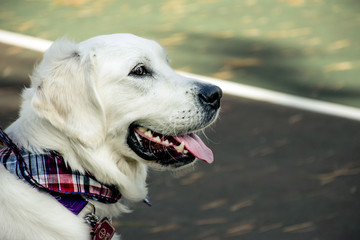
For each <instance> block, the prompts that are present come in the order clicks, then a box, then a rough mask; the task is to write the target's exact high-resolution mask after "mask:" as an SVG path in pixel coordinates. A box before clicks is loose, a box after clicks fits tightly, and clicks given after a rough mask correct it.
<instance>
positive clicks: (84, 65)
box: [31, 38, 105, 146]
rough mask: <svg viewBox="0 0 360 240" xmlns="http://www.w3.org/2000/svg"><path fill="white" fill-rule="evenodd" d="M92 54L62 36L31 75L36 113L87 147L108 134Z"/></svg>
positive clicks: (97, 142)
mask: <svg viewBox="0 0 360 240" xmlns="http://www.w3.org/2000/svg"><path fill="white" fill-rule="evenodd" d="M93 57H95V56H93V54H88V55H87V56H83V55H82V54H81V53H80V51H79V49H78V45H77V44H76V43H74V42H71V41H69V40H67V39H65V38H63V39H60V40H57V41H56V42H55V43H53V45H52V46H51V47H50V49H49V50H48V51H47V52H46V53H45V55H44V58H43V60H42V62H41V63H40V65H39V66H38V67H37V68H36V69H35V71H34V74H33V76H32V77H31V79H32V87H33V88H34V89H35V94H34V96H33V99H32V105H33V107H34V109H35V111H36V112H37V114H38V115H40V116H41V117H43V118H45V119H47V120H48V121H49V122H50V123H51V124H52V125H53V126H55V127H56V128H58V129H59V130H61V131H63V132H64V133H65V134H66V135H68V136H69V137H71V138H76V139H78V140H79V141H81V142H82V143H83V144H85V145H87V146H96V145H97V144H99V143H100V142H101V141H102V140H103V139H104V137H105V117H104V111H103V108H102V105H101V102H100V99H99V97H98V94H97V91H96V86H95V82H94V79H93V78H94V68H93Z"/></svg>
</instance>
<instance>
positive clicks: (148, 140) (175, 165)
mask: <svg viewBox="0 0 360 240" xmlns="http://www.w3.org/2000/svg"><path fill="white" fill-rule="evenodd" d="M199 142H200V143H199ZM127 144H128V146H129V147H130V149H131V150H132V151H133V152H134V153H135V154H136V155H137V156H139V157H140V158H141V159H143V160H144V161H145V162H146V163H147V164H148V165H149V166H150V167H155V168H158V169H179V168H183V167H185V166H190V165H191V164H192V163H194V162H195V161H196V160H197V158H199V156H200V158H203V159H202V160H204V161H206V162H208V163H211V162H212V153H208V154H206V153H204V154H203V155H202V153H201V151H202V150H201V149H200V148H201V147H202V148H205V150H204V151H205V152H206V151H210V152H211V150H210V149H206V146H205V145H204V144H203V143H202V142H201V140H200V138H198V137H197V136H196V135H195V134H187V135H178V136H169V135H164V134H161V133H158V132H155V131H153V130H150V129H147V128H145V127H142V126H140V125H135V124H132V125H131V126H130V127H129V131H128V135H127ZM191 145H196V147H198V148H199V149H194V147H191ZM198 145H199V146H198ZM188 148H189V149H188ZM199 152H200V153H199ZM210 155H211V156H210ZM203 156H204V157H203ZM205 156H209V157H205Z"/></svg>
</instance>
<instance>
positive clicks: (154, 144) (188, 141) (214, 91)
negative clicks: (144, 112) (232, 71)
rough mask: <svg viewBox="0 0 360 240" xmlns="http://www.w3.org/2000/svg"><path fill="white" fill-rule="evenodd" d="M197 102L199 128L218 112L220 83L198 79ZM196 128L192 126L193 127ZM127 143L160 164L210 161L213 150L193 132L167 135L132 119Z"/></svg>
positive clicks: (211, 160) (179, 164)
mask: <svg viewBox="0 0 360 240" xmlns="http://www.w3.org/2000/svg"><path fill="white" fill-rule="evenodd" d="M195 96H196V97H197V101H198V105H199V107H200V109H201V108H202V112H203V118H202V123H201V125H199V128H203V127H206V126H207V125H209V124H210V123H211V122H212V121H213V120H214V119H215V118H216V116H217V113H218V110H219V108H220V99H221V97H222V91H221V89H220V88H219V87H217V86H214V85H211V84H205V83H199V84H197V93H196V95H195ZM196 130H199V129H194V131H196ZM127 143H128V145H129V147H130V148H131V149H132V150H133V151H134V152H135V153H136V154H137V155H138V156H139V157H141V158H142V159H144V160H148V161H155V162H157V163H158V164H160V165H162V166H169V167H175V168H177V167H181V166H184V165H187V164H189V163H192V162H194V161H195V159H200V160H203V161H205V162H207V163H212V162H213V160H214V157H213V153H212V151H211V150H210V149H209V148H208V147H207V146H206V145H205V144H204V143H203V141H202V140H201V139H200V138H199V137H198V136H197V135H196V134H195V133H186V134H182V133H178V134H177V135H172V136H170V135H166V134H162V133H160V132H156V131H155V130H153V129H149V128H147V127H146V126H142V125H141V123H133V124H131V126H130V127H129V132H128V137H127Z"/></svg>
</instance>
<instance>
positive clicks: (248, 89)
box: [0, 30, 360, 121]
mask: <svg viewBox="0 0 360 240" xmlns="http://www.w3.org/2000/svg"><path fill="white" fill-rule="evenodd" d="M0 42H2V43H6V44H9V45H14V46H18V47H22V48H27V49H30V50H34V51H38V52H44V51H46V50H47V49H48V48H49V47H50V45H51V44H52V42H51V41H48V40H44V39H39V38H35V37H31V36H27V35H23V34H18V33H13V32H9V31H4V30H0ZM178 73H179V74H182V75H184V76H186V77H190V78H196V79H199V80H202V81H206V82H210V83H212V84H215V85H218V86H219V87H221V88H222V90H223V92H224V93H226V94H230V95H233V96H237V97H243V98H247V99H252V100H256V101H263V102H269V103H272V104H277V105H282V106H287V107H291V108H297V109H302V110H306V111H311V112H316V113H321V114H326V115H330V116H336V117H341V118H347V119H351V120H356V121H360V109H359V108H354V107H349V106H344V105H341V104H336V103H330V102H325V101H320V100H314V99H309V98H304V97H298V96H294V95H290V94H286V93H281V92H276V91H272V90H267V89H263V88H259V87H252V86H248V85H244V84H239V83H234V82H229V81H224V80H220V79H216V78H210V77H205V76H201V75H197V74H192V73H185V72H181V71H178Z"/></svg>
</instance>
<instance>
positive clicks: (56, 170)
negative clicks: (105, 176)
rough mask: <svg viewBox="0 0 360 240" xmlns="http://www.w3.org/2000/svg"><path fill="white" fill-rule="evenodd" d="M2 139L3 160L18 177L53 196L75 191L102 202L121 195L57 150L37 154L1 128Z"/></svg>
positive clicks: (1, 158) (0, 137) (0, 158)
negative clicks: (74, 166) (68, 161)
mask: <svg viewBox="0 0 360 240" xmlns="http://www.w3.org/2000/svg"><path fill="white" fill-rule="evenodd" d="M0 140H1V141H2V142H4V143H5V144H6V145H7V147H6V148H4V149H2V150H0V162H1V163H2V164H3V165H4V167H5V168H6V169H7V170H8V171H9V172H11V173H12V174H14V175H16V176H17V177H18V178H20V179H22V180H24V181H25V182H28V183H30V184H31V185H32V186H36V187H38V188H40V189H43V190H46V191H49V192H50V193H51V194H52V195H54V196H55V195H56V194H57V193H60V194H67V195H68V194H75V195H79V196H85V197H86V198H90V199H94V200H97V201H100V202H103V203H115V202H117V201H119V200H120V198H121V194H120V192H119V191H118V190H117V188H115V187H114V186H107V185H104V184H102V183H100V182H99V181H97V180H96V179H95V177H93V176H92V175H91V174H90V173H85V174H82V173H80V172H78V171H73V170H72V169H71V168H70V167H69V166H67V164H66V163H65V161H64V159H63V158H62V156H61V155H60V154H58V153H56V152H53V151H51V152H47V153H45V154H34V153H31V152H28V151H25V150H22V149H18V148H17V146H16V145H15V144H14V143H13V142H12V141H11V139H10V138H9V137H8V136H7V135H6V134H5V133H4V132H3V131H2V130H1V128H0Z"/></svg>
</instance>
